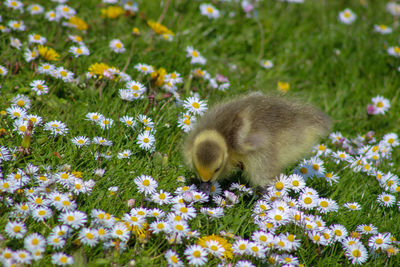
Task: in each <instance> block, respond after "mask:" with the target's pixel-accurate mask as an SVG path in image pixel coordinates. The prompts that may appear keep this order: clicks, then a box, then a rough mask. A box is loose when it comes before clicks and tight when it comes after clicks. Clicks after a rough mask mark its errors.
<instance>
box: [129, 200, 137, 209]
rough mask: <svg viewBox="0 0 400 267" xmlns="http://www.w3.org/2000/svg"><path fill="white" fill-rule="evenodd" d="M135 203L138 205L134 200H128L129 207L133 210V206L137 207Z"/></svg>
mask: <svg viewBox="0 0 400 267" xmlns="http://www.w3.org/2000/svg"><path fill="white" fill-rule="evenodd" d="M135 203H136V201H135V200H134V199H133V198H131V199H129V200H128V207H129V208H132V207H133V206H135Z"/></svg>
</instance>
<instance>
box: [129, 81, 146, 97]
mask: <svg viewBox="0 0 400 267" xmlns="http://www.w3.org/2000/svg"><path fill="white" fill-rule="evenodd" d="M126 88H127V89H131V90H133V91H134V92H136V93H138V94H143V93H144V92H146V90H147V89H146V87H145V86H144V85H143V84H141V83H139V82H136V81H129V82H127V84H126Z"/></svg>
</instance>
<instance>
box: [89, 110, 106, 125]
mask: <svg viewBox="0 0 400 267" xmlns="http://www.w3.org/2000/svg"><path fill="white" fill-rule="evenodd" d="M86 118H87V119H88V120H90V121H93V122H96V123H98V122H100V121H102V120H103V119H104V115H102V114H100V113H98V112H89V113H88V114H86Z"/></svg>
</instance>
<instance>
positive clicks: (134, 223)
mask: <svg viewBox="0 0 400 267" xmlns="http://www.w3.org/2000/svg"><path fill="white" fill-rule="evenodd" d="M123 220H124V221H125V222H127V226H129V230H132V229H133V228H134V227H137V228H138V229H141V228H143V224H144V223H145V218H144V217H143V216H139V215H137V214H135V213H133V212H130V213H125V214H124V217H123Z"/></svg>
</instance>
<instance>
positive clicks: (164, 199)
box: [151, 190, 172, 205]
mask: <svg viewBox="0 0 400 267" xmlns="http://www.w3.org/2000/svg"><path fill="white" fill-rule="evenodd" d="M151 200H152V201H153V202H154V203H157V204H159V205H164V204H170V203H171V202H172V195H171V194H170V193H169V192H164V191H163V190H160V192H155V193H153V194H152V195H151Z"/></svg>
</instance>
